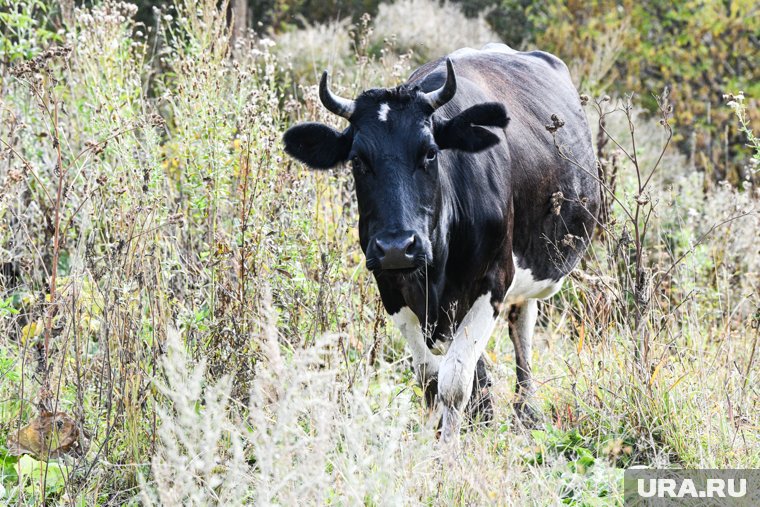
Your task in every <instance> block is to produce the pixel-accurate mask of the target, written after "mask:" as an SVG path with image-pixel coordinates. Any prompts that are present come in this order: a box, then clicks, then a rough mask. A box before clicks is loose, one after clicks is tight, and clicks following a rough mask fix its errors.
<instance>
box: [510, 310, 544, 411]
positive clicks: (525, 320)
mask: <svg viewBox="0 0 760 507" xmlns="http://www.w3.org/2000/svg"><path fill="white" fill-rule="evenodd" d="M537 318H538V301H536V300H535V299H527V300H525V301H524V302H523V303H521V304H519V305H514V306H513V308H511V309H510V312H509V336H510V338H512V343H513V344H514V346H515V362H516V363H517V365H516V372H517V386H516V392H517V402H516V403H515V409H516V410H517V414H518V416H520V418H521V419H523V420H524V422H526V423H528V422H531V421H530V420H531V419H532V418H533V417H534V414H533V411H532V409H531V407H530V404H529V401H530V398H531V397H532V396H533V394H534V393H535V387H534V386H533V378H532V376H531V370H530V357H531V352H532V350H533V332H534V331H535V328H536V319H537Z"/></svg>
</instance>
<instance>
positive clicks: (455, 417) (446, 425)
mask: <svg viewBox="0 0 760 507" xmlns="http://www.w3.org/2000/svg"><path fill="white" fill-rule="evenodd" d="M461 427H462V419H461V415H460V414H459V412H458V411H457V410H456V409H454V408H452V407H447V406H445V405H444V407H443V417H441V429H440V441H441V442H443V443H444V444H446V445H454V446H456V445H457V444H458V443H459V431H460V430H461Z"/></svg>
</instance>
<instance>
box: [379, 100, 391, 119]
mask: <svg viewBox="0 0 760 507" xmlns="http://www.w3.org/2000/svg"><path fill="white" fill-rule="evenodd" d="M390 110H391V106H389V105H388V103H387V102H383V103H382V104H380V109H379V110H378V111H377V119H378V120H380V121H388V111H390Z"/></svg>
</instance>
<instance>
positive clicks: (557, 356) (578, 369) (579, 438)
mask: <svg viewBox="0 0 760 507" xmlns="http://www.w3.org/2000/svg"><path fill="white" fill-rule="evenodd" d="M408 4H409V5H408V7H409V8H410V9H414V11H413V12H414V13H413V14H411V15H407V16H405V17H404V18H403V20H398V21H394V22H392V26H394V30H395V33H396V35H397V37H396V39H395V42H394V43H392V44H391V43H388V44H386V43H381V42H373V41H383V39H384V38H388V39H389V40H390V39H391V33H389V32H388V31H387V28H383V27H384V26H386V25H383V24H382V23H391V21H390V20H392V19H395V18H393V14H392V13H393V12H394V11H393V9H395V8H397V7H384V8H383V9H382V10H381V12H380V15H379V16H378V20H376V23H375V24H373V23H372V22H370V21H368V20H366V19H365V21H364V23H365V24H364V26H359V27H356V28H354V30H356V31H357V32H358V37H357V39H356V40H357V41H358V42H357V44H356V46H355V47H354V48H351V47H349V50H348V51H346V49H345V48H344V47H343V46H342V43H341V47H340V48H337V47H336V48H331V47H330V46H328V45H323V44H322V43H320V42H319V41H321V40H324V39H325V38H333V35H334V34H339V35H340V37H338V38H337V39H336V40H343V39H341V37H345V40H347V41H348V40H350V39H351V38H350V37H348V35H347V34H346V31H347V30H348V27H347V26H346V25H345V24H344V23H338V24H336V25H334V26H331V27H324V28H319V27H311V28H309V29H307V31H306V32H304V33H300V34H299V33H293V34H287V35H284V36H283V37H281V38H279V39H276V40H275V41H274V42H275V46H272V44H271V42H270V41H269V40H267V39H264V40H250V41H244V43H242V44H241V45H240V46H239V47H237V48H232V49H230V48H229V46H228V40H227V32H226V28H225V19H224V16H222V15H220V14H219V11H218V10H217V6H216V2H214V1H212V0H208V1H206V2H199V3H198V4H196V3H194V2H192V1H189V0H188V1H187V2H185V3H182V4H181V5H180V6H178V13H176V16H175V18H174V19H172V20H169V19H168V18H164V19H163V20H162V22H161V25H160V27H159V33H158V34H157V35H158V38H157V39H155V40H153V39H148V38H146V37H145V35H136V33H137V32H138V31H139V32H141V33H142V34H148V32H149V30H148V28H146V27H141V26H136V25H135V23H134V21H133V20H132V18H131V16H132V15H133V14H134V11H133V8H131V7H129V6H128V5H124V4H118V3H114V2H106V3H104V4H100V5H99V6H96V7H93V8H92V10H90V9H84V10H79V11H76V12H75V13H74V15H73V16H72V19H71V20H70V21H68V22H67V25H66V30H65V33H64V34H63V38H64V40H63V41H62V42H63V43H64V44H69V45H70V46H71V47H72V51H71V54H70V55H66V54H49V55H47V56H46V57H45V58H44V59H39V60H37V61H36V63H35V64H34V65H35V66H36V67H35V68H34V69H27V70H26V71H24V72H20V69H21V67H19V66H20V65H22V64H23V61H22V60H16V61H14V63H13V65H11V66H7V65H4V64H3V66H2V67H0V88H1V91H2V94H1V95H0V97H2V98H0V125H1V126H2V128H1V129H0V189H2V195H1V196H0V266H2V274H1V276H0V378H1V379H2V382H1V383H0V460H2V461H0V464H2V466H0V475H2V477H1V478H0V498H2V499H3V500H5V501H8V502H13V503H17V504H19V505H26V504H30V505H31V504H35V503H39V502H40V501H41V500H42V499H43V498H47V499H48V501H50V502H57V503H65V504H70V503H72V504H73V503H76V504H80V503H81V504H88V505H90V504H91V505H95V504H120V503H123V502H144V503H156V504H165V505H173V504H194V505H205V504H212V503H217V504H224V505H228V504H246V503H255V504H269V503H281V504H291V503H306V504H322V503H333V504H357V503H365V504H400V503H403V504H407V503H410V504H418V503H424V504H449V503H455V504H468V505H469V504H483V503H497V504H506V505H526V504H534V505H552V504H558V503H561V502H568V503H571V504H577V505H581V504H607V503H612V504H615V503H618V504H619V503H621V487H622V481H621V477H622V472H623V470H624V468H625V467H627V466H630V465H632V464H645V465H650V466H686V467H755V468H757V467H760V451H758V449H760V406H759V404H760V397H759V396H758V395H759V393H758V385H759V384H760V383H758V378H759V375H760V366H758V363H760V357H758V356H760V351H757V348H758V336H759V334H758V330H757V326H756V324H755V323H756V322H757V319H758V318H759V317H760V315H758V314H757V312H758V308H760V297H758V291H759V290H760V251H758V244H757V240H756V237H757V232H756V231H757V230H759V229H760V215H758V213H757V209H758V199H760V195H758V190H757V189H753V188H751V187H749V186H747V187H746V188H744V189H743V190H737V189H736V188H733V187H730V186H723V187H720V188H718V189H716V190H714V191H712V192H710V193H709V194H705V193H704V192H703V185H702V175H701V174H696V173H694V172H693V171H692V168H690V167H688V166H687V164H686V163H685V162H684V158H683V157H681V156H680V155H678V153H677V152H676V151H675V149H673V148H670V149H669V150H668V151H667V152H666V154H665V157H664V158H663V161H662V162H661V164H660V168H659V169H658V172H657V174H656V176H655V178H654V179H653V182H652V184H651V186H650V187H649V190H648V197H649V199H650V202H651V203H652V204H653V213H652V215H651V221H650V229H649V231H650V232H649V234H648V236H647V239H646V241H645V244H644V245H643V255H644V257H643V262H642V265H643V266H644V267H645V268H646V269H647V270H648V272H649V273H651V276H652V280H654V281H656V282H658V283H657V285H656V286H655V289H654V290H653V291H652V293H651V298H650V299H649V303H648V305H647V308H646V312H645V315H646V318H645V319H643V320H642V322H644V326H645V327H644V329H645V332H646V336H648V337H649V341H648V343H649V349H648V353H647V355H646V357H645V358H644V360H643V361H639V362H637V361H635V360H634V351H635V343H636V338H637V337H638V336H639V335H640V333H641V329H635V328H633V327H632V325H631V316H630V309H631V301H630V299H631V294H630V291H631V287H630V283H629V281H630V280H629V275H630V267H631V264H632V260H633V259H634V257H633V255H634V252H635V250H634V249H633V248H632V247H631V246H630V245H629V244H627V243H626V242H624V241H621V238H624V237H625V234H626V233H625V232H624V228H626V227H627V230H628V231H630V223H629V222H628V219H627V218H626V216H625V214H624V213H623V211H622V208H621V206H618V205H616V206H613V208H612V216H613V218H614V220H613V221H612V222H610V223H609V224H608V230H607V233H606V236H605V237H606V239H605V240H599V241H597V242H596V243H595V245H594V247H593V249H592V251H591V252H590V253H589V255H588V256H587V258H586V261H585V263H584V266H583V269H582V270H581V271H580V272H579V273H578V274H577V276H573V277H571V278H570V279H569V280H568V282H567V283H566V286H565V288H564V289H563V290H562V292H561V293H560V294H559V295H558V296H557V297H555V298H554V299H552V300H551V301H549V302H548V303H546V304H544V305H542V307H541V308H542V309H541V314H540V317H539V329H538V331H537V336H536V340H537V345H536V346H535V350H534V358H533V361H534V365H535V366H534V370H535V374H536V377H537V379H538V380H539V381H540V387H539V390H538V400H539V403H540V407H541V413H542V414H543V420H542V422H541V426H540V428H539V429H538V430H536V431H532V432H531V431H525V430H523V429H520V428H518V427H516V426H515V425H514V424H513V421H512V413H511V401H512V390H513V385H514V358H513V352H512V346H511V343H510V341H509V339H508V336H507V329H506V326H500V327H498V328H497V330H496V332H495V333H494V340H493V344H492V346H491V347H489V355H490V357H491V360H492V361H491V362H492V371H493V374H494V381H495V389H494V390H495V397H496V403H495V408H496V421H497V422H496V424H495V425H493V426H492V427H486V428H481V427H479V428H474V429H472V431H469V432H467V433H465V434H463V436H462V446H461V448H460V449H459V451H458V452H457V453H455V454H451V453H449V452H446V451H445V450H442V449H441V448H439V446H438V443H437V441H436V440H435V436H434V430H433V427H434V425H435V422H436V420H435V417H434V416H431V415H429V414H428V413H427V412H426V411H425V410H424V408H423V407H422V404H421V402H420V399H419V396H418V394H419V390H418V388H417V387H416V386H415V383H414V379H413V375H412V373H411V371H410V361H409V358H408V356H407V353H406V352H405V348H404V343H403V340H402V339H401V337H400V336H399V335H398V333H397V332H396V331H395V330H394V329H393V327H392V325H391V324H390V322H388V321H387V319H386V318H385V315H384V312H383V311H382V307H381V306H380V305H379V302H378V297H377V294H376V289H375V287H374V284H373V281H372V280H371V277H370V275H369V274H368V273H367V272H366V270H365V269H364V268H363V261H362V257H361V252H360V251H359V248H358V241H357V237H356V231H355V223H356V217H357V211H356V206H355V203H354V200H353V191H352V181H351V178H350V175H349V174H347V172H346V171H342V170H336V171H332V172H324V173H320V174H315V173H312V172H309V171H307V170H305V169H304V168H302V167H300V166H298V165H297V164H295V163H293V162H291V161H289V160H288V159H287V158H285V157H284V155H283V153H282V149H281V145H280V137H281V134H282V132H283V131H284V129H285V128H286V127H287V125H289V124H290V123H291V121H293V118H298V119H299V120H315V121H328V122H331V123H334V124H339V121H340V120H337V119H335V118H332V117H329V116H328V115H327V114H326V113H325V112H324V111H323V109H322V108H321V107H320V106H319V104H318V101H317V100H316V93H315V88H314V83H315V77H316V75H317V73H316V72H315V70H317V71H318V70H321V69H320V68H317V69H313V68H310V67H309V66H312V67H313V66H318V67H321V66H323V65H328V66H332V70H333V74H334V75H335V81H336V89H338V90H341V92H342V93H345V94H346V95H350V94H351V93H352V92H354V91H356V90H358V89H359V88H362V87H365V86H370V85H371V86H377V85H380V84H392V83H396V82H398V81H400V80H401V79H402V78H403V77H402V76H403V75H404V74H405V73H406V72H407V71H408V69H409V66H410V63H409V60H410V57H409V56H408V55H407V56H405V57H399V56H397V53H398V52H402V53H403V52H404V51H405V50H406V49H407V48H412V49H413V50H414V51H415V54H420V50H419V49H418V48H417V47H416V46H414V44H416V42H414V41H413V40H412V39H411V38H410V39H406V38H405V37H406V35H404V34H414V33H427V32H423V31H421V29H422V27H419V28H418V27H417V26H416V25H415V24H414V23H416V21H414V20H420V19H425V15H426V14H428V13H429V12H430V6H429V4H426V3H422V2H416V1H415V2H409V3H408ZM446 9H453V7H451V6H447V7H446ZM446 12H448V11H446ZM197 13H200V14H197ZM453 15H454V14H452V16H453ZM451 19H453V18H451ZM96 20H97V21H96ZM384 20H387V21H384ZM472 23H476V22H472ZM477 23H481V22H480V21H478V22H477ZM477 23H476V25H473V30H475V31H474V32H467V33H468V34H469V33H472V34H473V35H472V36H471V37H472V40H468V41H467V42H465V41H461V42H456V41H453V40H452V39H446V40H445V41H444V40H442V39H439V38H437V37H438V35H437V34H436V37H434V36H433V34H428V35H425V36H424V37H425V39H424V40H426V41H428V44H429V48H430V51H432V52H436V53H437V52H440V53H443V52H445V51H447V50H448V49H451V47H450V46H449V45H446V44H454V45H460V44H461V45H469V46H478V45H479V44H480V41H479V40H477V39H478V37H480V35H478V34H484V35H483V37H487V33H486V32H484V31H483V30H482V26H481V25H480V24H477ZM478 27H480V28H478ZM437 32H438V34H440V33H443V32H444V31H443V30H440V28H438V29H437ZM330 34H333V35H330ZM151 35H153V33H152V31H151ZM25 37H28V38H29V42H28V48H26V49H28V50H29V51H30V52H32V53H34V54H41V53H40V51H41V50H40V49H39V46H40V43H39V41H37V40H36V39H35V38H34V37H35V36H34V35H33V32H30V33H29V34H28V35H26V36H25ZM468 37H470V36H468ZM23 40H24V39H23V38H22V40H21V42H23ZM303 40H310V41H311V40H313V41H314V42H313V44H314V46H317V47H324V48H325V52H324V53H314V54H311V55H306V54H305V53H304V54H302V55H301V57H303V61H302V62H300V63H298V62H297V61H296V60H293V59H288V57H287V56H286V54H287V51H291V52H292V51H293V48H297V47H298V45H299V44H302V43H303V42H302V41H303ZM407 40H408V41H411V42H406V41H407ZM431 41H432V42H431ZM373 44H374V46H373ZM373 47H374V49H373ZM288 48H289V49H288ZM399 48H401V50H399ZM381 50H382V51H381ZM230 56H233V58H230ZM27 65H28V64H27ZM291 65H292V68H293V72H291V71H290V70H289V68H290V66H291ZM297 68H300V69H301V70H297ZM294 76H295V77H294ZM299 79H300V80H301V81H298V80H299ZM293 91H297V92H298V94H299V98H300V99H301V100H296V98H295V97H293V96H292V93H293ZM56 107H57V110H58V115H57V118H56V115H55V110H56ZM589 117H590V119H591V122H592V123H595V122H596V121H597V119H596V117H595V114H594V112H593V110H591V109H590V110H589ZM635 124H636V127H637V130H636V139H637V153H638V156H639V162H640V164H641V165H642V166H643V167H652V166H653V164H654V163H655V162H656V160H657V158H658V155H659V152H660V149H661V147H662V145H663V142H664V138H663V134H662V129H661V127H660V126H659V125H658V124H657V123H656V122H655V121H653V120H649V119H647V118H645V117H643V116H641V117H637V118H635ZM607 129H608V130H609V132H610V134H611V135H612V136H614V137H615V138H617V139H619V140H621V145H622V146H624V147H626V146H629V143H630V141H629V140H628V137H627V136H628V128H627V124H626V121H625V118H624V117H623V116H620V115H612V116H610V117H609V118H608V119H607ZM55 132H58V138H59V139H60V142H59V143H54V142H52V139H53V138H54V136H55ZM559 136H560V141H561V131H560V132H559ZM600 139H601V137H600ZM613 146H614V145H613V144H612V143H609V142H608V143H607V146H606V147H604V148H602V149H601V154H602V156H603V157H604V158H605V159H606V160H608V161H609V164H610V168H613V167H617V169H616V171H617V173H616V174H617V185H616V195H617V198H618V199H619V200H620V203H621V204H626V205H627V206H631V205H633V203H635V201H636V198H637V196H636V191H635V189H636V188H637V187H636V184H635V181H636V176H635V171H634V169H633V167H632V166H631V165H630V163H628V162H626V159H625V157H624V156H621V155H620V153H617V151H616V149H614V148H613ZM58 147H60V157H61V170H60V171H57V170H56V169H55V167H56V161H57V159H58V151H59V150H58ZM59 183H60V184H61V192H60V193H58V192H57V190H58V188H59ZM56 214H57V215H58V216H59V228H58V229H59V230H58V233H56V232H55V230H56V228H55V223H56V219H55V217H56ZM738 216H742V217H741V218H736V217H738ZM716 224H721V225H719V226H717V227H716ZM56 238H57V240H58V242H59V249H58V254H57V261H56V260H54V259H55V258H56V254H55V249H54V246H53V245H54V243H55V241H56ZM680 258H682V259H683V260H681V261H680V262H679V263H678V264H677V266H675V267H673V268H671V266H672V264H673V261H674V260H677V259H680ZM53 263H55V265H56V266H57V268H58V273H57V274H56V282H57V283H56V285H57V290H56V295H55V296H54V297H50V281H51V276H52V273H51V271H52V270H51V268H52V266H53ZM46 343H47V346H46ZM46 408H55V409H56V410H59V411H63V412H66V413H67V414H70V415H71V417H72V418H73V419H74V420H76V421H77V424H78V425H80V427H81V429H82V430H83V436H82V442H81V452H80V453H79V454H72V455H69V456H66V457H65V458H61V459H60V460H57V461H55V462H51V463H50V464H49V465H47V469H46V470H47V473H46V474H42V475H41V474H40V471H41V470H42V471H44V470H45V467H44V465H43V464H42V463H40V462H38V461H36V460H34V459H31V458H28V457H26V458H23V459H21V460H19V459H18V458H16V457H12V456H8V452H7V449H6V448H5V447H4V445H3V444H4V443H5V442H6V440H7V437H9V436H11V435H13V434H15V433H16V432H17V431H18V429H20V428H21V427H22V426H23V425H25V424H26V423H27V422H28V421H29V420H30V419H32V418H33V417H34V416H35V415H37V414H38V413H39V412H40V411H41V410H42V409H46ZM50 445H54V444H53V443H51V444H50Z"/></svg>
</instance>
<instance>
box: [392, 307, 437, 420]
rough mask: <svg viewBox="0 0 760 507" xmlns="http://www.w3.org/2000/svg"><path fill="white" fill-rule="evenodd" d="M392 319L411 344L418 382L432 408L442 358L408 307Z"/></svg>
mask: <svg viewBox="0 0 760 507" xmlns="http://www.w3.org/2000/svg"><path fill="white" fill-rule="evenodd" d="M391 318H392V319H393V322H394V324H396V327H397V328H398V329H399V331H401V334H402V335H403V336H404V338H406V342H407V343H408V344H409V348H410V349H411V351H412V364H413V366H414V371H415V373H416V374H417V381H418V382H419V384H420V387H421V388H422V391H423V393H425V401H426V403H427V405H428V407H432V406H433V403H434V401H435V395H436V392H437V391H436V378H437V376H438V370H439V367H440V363H441V356H436V355H435V354H433V353H432V352H431V351H430V349H429V348H428V346H427V343H425V334H424V333H423V331H422V326H421V325H420V320H419V319H418V318H417V315H415V314H414V312H413V311H412V310H411V309H410V308H409V307H408V306H405V307H404V308H402V309H401V310H400V311H399V312H398V313H395V314H393V315H391Z"/></svg>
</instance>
